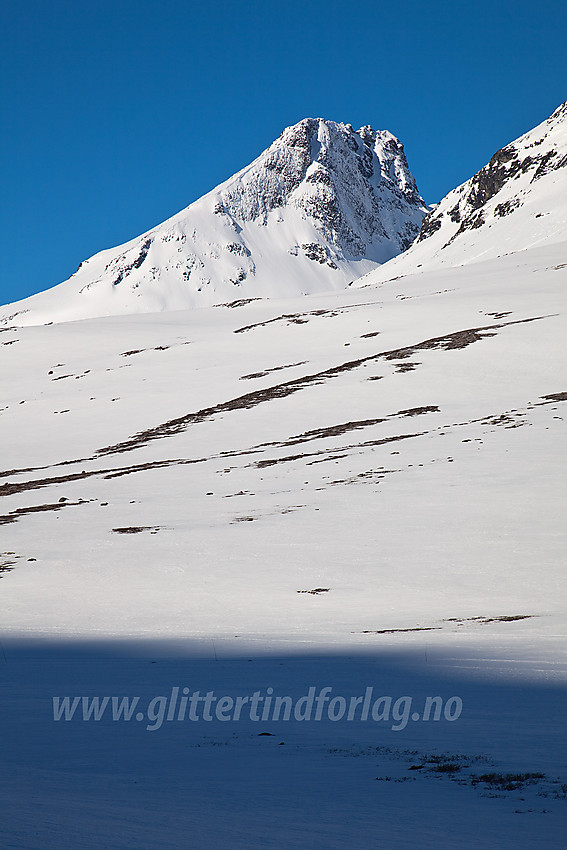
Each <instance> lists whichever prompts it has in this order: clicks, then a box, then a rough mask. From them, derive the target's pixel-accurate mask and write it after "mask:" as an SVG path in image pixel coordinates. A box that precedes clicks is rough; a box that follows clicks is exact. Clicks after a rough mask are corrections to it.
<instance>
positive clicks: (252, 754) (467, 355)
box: [0, 243, 567, 850]
mask: <svg viewBox="0 0 567 850" xmlns="http://www.w3.org/2000/svg"><path fill="white" fill-rule="evenodd" d="M566 254H567V244H565V243H562V244H557V245H551V246H546V247H544V248H539V249H531V250H529V251H524V252H521V253H520V254H515V255H514V256H509V257H503V258H500V259H498V260H492V261H488V262H484V263H475V264H473V265H470V266H467V267H465V268H461V269H447V270H442V271H434V272H431V273H423V274H417V275H413V276H408V277H405V278H403V279H401V280H397V281H394V282H392V283H391V284H389V285H388V286H387V287H368V288H366V289H363V290H354V289H348V290H346V291H345V292H339V293H330V294H326V295H317V296H308V297H303V298H296V299H288V300H285V301H283V300H280V301H278V300H274V301H267V300H261V301H253V302H251V303H246V304H242V303H240V304H235V305H233V306H219V307H213V308H204V309H202V310H198V311H195V310H192V311H182V312H179V313H175V312H170V313H161V314H159V315H139V316H127V317H111V318H103V319H97V320H88V321H84V322H70V323H63V324H59V325H57V324H54V325H52V326H40V327H27V328H13V329H5V330H4V331H2V332H1V333H0V343H1V344H0V368H1V373H2V376H3V399H2V409H1V410H0V422H1V425H2V432H3V442H2V445H3V448H4V457H5V461H4V471H3V472H2V475H1V476H0V482H1V485H0V497H1V500H2V509H1V511H0V523H1V528H2V555H1V559H0V563H1V570H2V572H1V573H0V575H1V576H2V577H1V578H0V599H1V602H2V620H3V634H2V653H1V654H0V662H1V663H0V670H1V672H2V676H3V679H2V682H3V686H4V697H3V702H2V722H1V724H0V726H1V730H2V731H1V736H2V744H1V746H2V754H3V763H4V768H5V770H4V774H3V777H2V784H1V785H0V788H1V790H2V799H3V802H4V809H5V815H4V818H3V831H4V839H3V840H4V844H5V846H8V847H14V848H18V850H30V848H33V849H34V850H35V848H39V847H41V848H42V850H60V848H61V847H63V846H64V847H73V848H75V847H77V848H78V847H82V848H86V850H98V848H100V847H111V848H113V850H121V848H124V850H126V848H127V847H131V846H135V847H136V848H138V850H176V848H179V847H185V846H192V847H195V848H199V850H208V848H210V850H216V848H218V847H231V848H238V850H240V848H242V850H244V848H246V850H249V848H272V850H281V848H283V847H285V848H286V850H289V849H290V848H293V850H305V848H306V847H309V848H318V850H324V848H325V850H329V848H333V850H343V848H345V847H349V848H366V847H381V846H383V847H388V848H396V850H412V848H414V847H415V846H416V841H417V842H418V843H419V846H420V847H423V848H427V850H454V848H455V847H459V848H463V850H473V848H476V847H483V848H491V850H518V848H526V850H528V848H533V847H544V846H545V847H559V846H561V842H562V841H563V836H564V834H565V830H564V827H565V811H566V806H567V777H565V774H564V773H562V771H563V770H564V764H565V757H564V754H565V749H564V748H565V735H564V733H563V721H564V705H565V696H564V683H565V678H566V675H567V673H566V668H565V656H564V638H563V635H564V634H565V628H566V625H567V615H566V610H565V599H566V598H567V587H566V586H565V577H566V573H565V569H564V563H565V542H566V541H565V519H564V513H565V511H564V505H565V473H564V468H563V462H562V459H564V457H565V412H564V410H563V408H564V406H565V401H566V400H567V392H566V390H567V387H566V386H565V375H566V374H567V369H566V364H565V339H566V338H567V324H566V320H567V301H566V299H567V287H566V283H567V267H566V262H565V257H566ZM370 686H372V687H373V688H374V692H375V693H376V694H379V695H385V696H386V695H392V696H393V698H394V699H397V698H399V697H401V696H402V695H408V696H407V698H408V699H411V700H413V701H414V703H413V704H414V705H415V706H416V707H417V708H418V709H419V711H418V712H417V719H419V718H420V717H421V716H422V715H421V714H420V713H419V712H420V711H421V707H422V705H423V700H424V698H425V697H426V696H434V695H435V696H438V698H440V699H443V700H447V699H450V698H452V697H453V696H456V697H458V698H459V699H461V700H462V703H463V712H462V716H461V717H460V718H459V719H458V720H457V721H456V722H447V721H446V720H445V719H443V718H442V719H441V720H440V721H439V722H414V721H415V720H416V717H414V714H413V713H412V715H411V717H409V720H410V722H409V723H407V724H406V725H404V726H403V728H401V727H400V726H398V727H396V728H397V729H398V731H395V730H394V729H393V728H392V727H393V725H395V724H393V723H392V722H389V723H388V722H383V721H382V722H372V721H370V720H368V721H366V722H364V721H363V720H361V719H360V718H359V717H357V718H356V719H355V721H353V722H348V721H347V720H343V721H342V722H331V721H330V720H329V719H328V718H326V719H324V721H322V722H320V723H319V722H295V721H293V720H291V721H290V722H284V721H281V720H279V721H271V720H267V721H264V722H254V721H253V720H251V719H250V717H249V716H248V714H246V713H245V714H244V716H243V718H242V719H241V720H240V721H231V722H230V723H225V722H222V721H219V720H218V719H213V721H212V722H206V721H200V722H190V721H189V720H186V721H185V722H178V721H177V720H175V718H174V717H173V715H172V716H171V717H170V718H169V720H166V719H165V717H164V722H163V725H162V726H161V728H159V729H158V730H157V731H146V727H147V725H150V726H151V724H148V723H147V720H148V718H149V713H144V711H145V710H146V707H147V706H148V705H149V704H151V703H150V700H153V699H154V698H156V697H157V695H162V696H161V697H159V699H160V700H161V701H162V702H163V701H164V700H166V699H167V698H168V697H167V695H169V694H171V693H172V689H173V688H174V687H177V688H178V689H179V693H181V688H184V687H186V688H187V689H188V690H190V691H191V692H196V691H198V690H199V691H200V693H201V694H204V693H208V692H211V693H213V692H214V694H215V695H216V696H220V695H228V697H229V698H230V699H234V698H236V697H242V698H243V699H244V698H245V697H246V695H250V694H252V693H254V692H259V693H261V694H262V695H265V694H266V693H269V691H268V688H270V689H272V690H273V693H274V695H275V694H279V695H282V694H291V695H292V697H293V698H297V699H300V698H302V696H303V695H304V694H307V693H308V690H309V688H310V687H316V688H322V687H330V688H331V689H332V695H333V697H334V696H335V695H343V694H344V695H346V696H347V697H349V696H352V697H353V698H354V697H356V696H358V695H360V694H364V693H365V692H366V688H367V687H370ZM112 694H114V695H117V699H118V698H122V697H124V696H127V697H133V696H134V695H137V696H139V697H140V700H141V702H140V705H141V706H142V707H143V708H144V711H142V712H138V714H136V715H135V717H133V719H132V722H130V723H127V722H123V721H122V722H113V720H112V718H111V717H107V718H103V719H102V720H101V721H100V722H83V721H82V720H81V718H80V716H78V717H77V718H75V720H73V721H70V722H66V721H61V722H59V723H57V722H54V720H53V717H52V715H51V710H52V709H51V704H52V698H53V696H56V695H57V696H60V697H63V696H64V695H70V696H71V697H73V696H74V695H77V697H80V696H81V695H83V696H85V699H87V700H88V699H90V697H91V696H99V697H101V698H102V697H104V696H105V695H112ZM246 698H248V697H246ZM148 712H149V709H148ZM137 721H138V722H137ZM139 721H145V722H139ZM376 835H378V836H379V839H380V840H379V842H374V841H373V838H372V837H373V836H376ZM187 836H190V842H189V844H188V843H187Z"/></svg>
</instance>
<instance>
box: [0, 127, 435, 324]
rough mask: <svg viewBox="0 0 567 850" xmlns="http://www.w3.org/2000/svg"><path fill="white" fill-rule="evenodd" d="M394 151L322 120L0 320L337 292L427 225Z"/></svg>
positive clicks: (291, 133)
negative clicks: (166, 218)
mask: <svg viewBox="0 0 567 850" xmlns="http://www.w3.org/2000/svg"><path fill="white" fill-rule="evenodd" d="M425 212H426V207H425V204H424V202H423V200H422V199H421V198H420V196H419V193H418V191H417V187H416V184H415V180H414V178H413V176H412V175H411V173H410V171H409V168H408V164H407V161H406V157H405V153H404V149H403V146H402V144H401V143H400V142H399V141H398V140H397V139H396V138H395V137H394V136H392V134H391V133H389V132H387V131H385V130H384V131H374V130H373V129H372V128H371V127H369V126H365V127H363V128H362V129H360V130H359V131H358V132H355V131H354V130H353V129H352V127H351V126H350V125H348V124H347V125H345V124H336V123H334V122H333V121H324V120H322V119H312V118H309V119H305V120H303V121H300V122H299V123H298V124H296V125H295V126H293V127H288V128H287V129H286V130H284V132H283V133H282V135H281V136H280V138H279V139H277V140H276V141H275V142H274V143H273V144H272V145H271V146H270V147H269V148H268V149H267V150H266V151H264V153H263V154H261V156H259V157H258V159H256V160H255V161H254V162H253V163H252V164H251V165H249V166H248V167H247V168H244V169H243V170H242V171H240V172H239V173H238V174H236V175H235V176H234V177H232V178H230V179H229V180H227V181H226V182H225V183H223V184H222V185H221V186H219V187H218V188H216V189H214V190H213V191H212V192H210V193H209V194H207V195H205V196H204V197H203V198H201V199H200V200H198V201H196V202H195V203H193V204H191V205H190V206H189V207H187V209H185V210H183V211H182V212H180V213H178V214H177V215H175V216H173V218H171V219H169V220H168V221H166V222H164V223H163V224H160V225H159V226H158V227H155V228H153V229H152V230H150V231H148V232H147V233H144V234H143V235H142V236H139V237H138V238H136V239H133V240H131V241H130V242H128V243H127V244H125V245H121V246H120V247H119V248H113V249H110V250H107V251H102V252H101V253H99V254H96V255H95V256H94V257H91V258H90V259H89V260H87V261H85V262H84V263H82V265H81V266H80V267H79V270H78V271H77V272H76V273H75V274H74V275H73V276H72V277H71V278H70V279H69V280H68V281H65V282H64V283H62V284H60V285H59V286H57V287H55V288H54V289H51V290H48V291H47V292H45V293H41V294H39V295H37V296H33V297H32V298H28V299H25V300H24V301H21V302H17V303H15V304H11V305H8V306H7V307H5V308H3V309H1V310H0V321H1V320H2V319H3V320H4V321H8V322H9V323H15V324H18V325H21V324H22V325H29V324H41V323H47V322H50V321H55V322H59V321H67V320H73V319H82V318H88V317H94V316H103V315H116V314H124V313H142V312H154V311H161V310H180V309H185V308H188V307H197V306H207V305H212V304H216V303H219V302H223V301H233V300H235V299H241V298H250V297H262V298H266V297H285V296H291V295H299V294H306V293H313V292H320V291H328V290H336V289H343V288H344V287H345V286H346V285H347V284H348V283H350V282H351V281H352V280H353V279H355V278H357V277H359V276H360V275H361V274H364V273H365V272H367V271H369V270H370V269H372V268H375V267H376V265H377V264H378V263H383V262H384V261H386V260H389V259H390V258H391V257H393V256H395V255H396V254H398V253H399V252H400V251H402V250H404V249H405V248H407V246H408V245H409V244H410V243H411V242H412V241H413V239H414V238H415V236H416V235H417V233H418V232H419V228H420V225H421V222H422V219H423V216H424V215H425Z"/></svg>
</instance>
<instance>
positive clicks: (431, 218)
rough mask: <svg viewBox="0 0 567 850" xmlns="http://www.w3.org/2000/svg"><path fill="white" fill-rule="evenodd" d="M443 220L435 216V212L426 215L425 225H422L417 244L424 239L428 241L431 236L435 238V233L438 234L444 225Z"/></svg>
mask: <svg viewBox="0 0 567 850" xmlns="http://www.w3.org/2000/svg"><path fill="white" fill-rule="evenodd" d="M441 218H442V216H438V217H436V216H435V211H433V212H430V213H429V214H428V215H426V216H425V218H424V219H423V224H422V225H421V230H420V231H419V236H418V237H417V242H423V240H424V239H428V238H429V237H430V236H433V234H434V233H437V231H438V230H439V229H440V227H441V224H442V221H441Z"/></svg>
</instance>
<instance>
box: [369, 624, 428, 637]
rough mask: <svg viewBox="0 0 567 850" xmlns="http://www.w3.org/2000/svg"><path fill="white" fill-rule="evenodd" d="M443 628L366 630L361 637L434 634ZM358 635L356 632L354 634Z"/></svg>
mask: <svg viewBox="0 0 567 850" xmlns="http://www.w3.org/2000/svg"><path fill="white" fill-rule="evenodd" d="M440 628H441V626H415V627H414V628H412V629H364V630H363V631H362V632H360V634H361V635H394V634H399V633H401V632H434V631H438V630H439V629H440ZM353 634H356V632H353Z"/></svg>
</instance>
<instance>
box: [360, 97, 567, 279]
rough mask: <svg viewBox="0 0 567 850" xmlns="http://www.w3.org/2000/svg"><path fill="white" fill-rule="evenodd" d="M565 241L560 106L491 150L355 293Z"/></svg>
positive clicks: (566, 142) (565, 108)
mask: <svg viewBox="0 0 567 850" xmlns="http://www.w3.org/2000/svg"><path fill="white" fill-rule="evenodd" d="M565 239H567V101H566V102H565V103H563V104H562V105H561V106H559V107H558V108H557V109H556V110H555V112H554V113H553V114H552V115H551V116H550V117H549V118H548V119H546V120H545V121H543V123H541V124H539V125H538V126H537V127H535V128H534V129H533V130H530V131H529V132H528V133H525V134H524V135H523V136H521V137H520V138H519V139H516V141H514V142H511V143H510V144H508V145H506V146H505V147H503V148H501V149H500V150H499V151H497V152H496V153H495V154H494V156H493V157H492V158H491V160H490V162H488V163H487V164H486V165H485V166H484V167H483V168H481V169H480V171H478V172H477V173H476V174H475V175H474V176H473V177H471V178H470V180H467V181H466V183H463V184H462V185H461V186H458V187H457V188H456V189H453V191H451V192H449V194H448V195H446V196H445V197H444V198H443V200H442V201H441V202H440V203H439V204H437V205H436V206H435V207H434V209H432V210H431V212H430V213H429V214H428V215H427V217H426V218H425V219H424V221H423V224H422V227H421V231H420V233H419V236H418V237H417V239H416V240H415V242H414V243H413V244H412V246H411V247H410V248H409V250H407V251H406V252H404V253H403V254H401V255H400V256H399V257H396V258H395V259H393V260H392V261H391V262H389V263H388V265H387V266H386V267H384V268H380V269H376V270H375V271H373V272H371V273H370V274H369V275H368V276H366V277H365V278H364V279H362V280H358V281H357V282H356V283H355V284H354V285H355V286H364V285H366V284H368V283H377V282H379V281H385V280H391V279H392V278H394V277H398V276H400V275H405V274H411V273H413V272H416V271H420V270H422V269H423V270H431V269H436V268H448V267H452V266H460V265H467V264H468V263H474V262H478V261H479V260H487V259H492V258H495V257H501V256H504V255H505V254H511V253H514V252H516V251H522V250H524V249H526V248H534V247H539V246H544V245H548V244H549V245H551V244H554V243H557V242H561V241H564V240H565Z"/></svg>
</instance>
